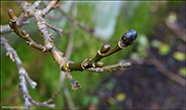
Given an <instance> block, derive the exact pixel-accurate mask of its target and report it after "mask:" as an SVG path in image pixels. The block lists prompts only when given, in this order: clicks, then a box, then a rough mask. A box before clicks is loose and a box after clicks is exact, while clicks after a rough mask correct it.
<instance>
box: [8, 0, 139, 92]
mask: <svg viewBox="0 0 186 110" xmlns="http://www.w3.org/2000/svg"><path fill="white" fill-rule="evenodd" d="M56 4H58V1H51V2H50V4H49V5H48V6H47V7H48V8H45V9H43V10H37V9H35V8H33V6H32V5H31V4H29V3H27V2H24V3H23V4H21V6H20V7H21V10H22V12H24V15H25V16H26V17H32V18H33V19H34V20H35V21H36V22H37V26H38V28H39V31H40V33H41V37H42V38H43V40H44V47H43V46H42V48H39V47H37V49H39V50H42V51H45V52H50V53H51V54H52V57H53V58H54V60H55V61H56V62H57V63H58V64H59V65H60V69H61V71H63V72H64V73H65V75H66V77H67V78H68V79H69V81H70V83H71V85H72V89H73V90H76V89H78V88H79V87H81V86H80V85H79V84H78V81H74V79H73V78H72V76H71V74H70V72H71V71H74V70H75V71H83V70H87V69H89V68H101V69H100V70H103V71H104V70H106V71H107V70H113V69H115V68H119V67H129V66H130V65H129V64H128V65H127V66H123V63H120V64H116V65H110V66H106V67H103V65H104V64H103V62H102V61H100V60H101V59H102V58H104V57H107V56H110V55H112V54H114V53H115V52H118V51H119V50H122V49H124V48H126V47H127V46H129V45H131V44H133V43H134V42H135V41H136V38H137V32H136V31H135V30H133V29H131V30H128V31H126V32H125V33H124V34H123V36H122V38H121V39H120V41H119V42H118V44H117V46H116V47H115V48H113V49H110V45H109V44H105V45H104V46H103V47H102V48H101V49H100V50H98V53H97V55H96V56H95V57H94V58H91V59H85V60H84V61H83V62H81V63H74V62H73V61H70V60H68V59H67V58H66V57H64V56H63V52H61V51H59V50H58V49H57V47H56V46H55V45H54V43H53V38H54V37H53V36H52V34H51V33H50V32H49V31H48V28H52V29H54V30H55V31H56V32H57V33H58V34H59V32H61V31H62V30H60V29H58V28H54V26H52V25H50V24H49V23H47V22H46V21H45V20H44V19H43V17H44V16H45V14H43V13H46V14H47V13H48V12H49V11H50V10H51V9H53V8H55V5H56ZM50 8H51V9H50ZM9 16H10V20H11V21H12V22H11V23H10V26H11V28H12V29H13V31H14V32H15V33H16V34H18V35H19V36H20V37H22V38H24V39H26V40H28V39H27V37H25V36H27V35H28V34H27V33H26V31H24V30H23V31H22V32H21V34H20V32H19V30H18V27H17V25H16V18H17V17H16V16H15V14H14V12H13V11H12V10H10V11H9ZM72 21H73V24H74V23H75V24H76V21H74V20H72ZM75 24H74V25H75ZM28 38H29V39H31V38H30V37H28ZM30 45H31V46H33V47H35V48H36V46H38V45H37V44H34V45H33V43H30ZM102 67H103V68H102ZM90 70H92V69H90ZM92 71H93V70H92Z"/></svg>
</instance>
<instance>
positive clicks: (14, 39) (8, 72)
mask: <svg viewBox="0 0 186 110" xmlns="http://www.w3.org/2000/svg"><path fill="white" fill-rule="evenodd" d="M28 2H30V3H33V2H31V1H28ZM48 3H49V1H46V2H45V3H42V4H41V6H40V7H39V9H42V8H43V7H44V6H45V5H46V4H48ZM60 5H61V7H62V8H63V9H64V10H65V11H68V10H70V11H69V13H68V14H69V15H70V16H72V17H73V18H74V19H76V20H77V21H78V22H81V23H83V24H84V25H85V26H86V27H88V28H90V29H94V35H96V36H99V38H101V39H104V40H108V41H109V44H110V45H111V47H114V46H116V45H117V42H115V41H118V40H119V39H120V38H121V36H122V34H123V33H124V32H125V31H126V30H128V29H135V30H136V31H137V32H138V38H137V41H136V43H134V44H133V45H132V46H130V47H128V48H126V49H124V50H122V51H119V52H117V53H116V54H114V55H111V56H109V57H107V58H104V59H103V60H102V61H103V62H104V64H105V65H111V64H115V63H118V62H119V61H123V60H126V61H130V62H132V64H133V66H132V67H130V68H128V69H120V70H117V71H116V72H104V73H101V74H100V73H95V72H88V71H83V72H77V71H73V72H71V74H72V76H73V78H74V80H77V81H78V82H79V84H80V85H81V88H79V89H78V90H76V91H73V90H72V89H71V85H70V83H69V81H68V79H66V78H65V83H66V86H67V89H68V90H69V93H70V95H71V97H72V100H73V102H71V103H73V104H72V105H70V106H69V102H68V101H67V98H66V97H65V93H64V91H63V89H61V92H60V94H59V95H58V96H57V97H56V98H55V101H54V104H55V105H56V108H57V109H62V108H80V109H88V108H89V109H95V108H107V109H123V108H133V109H134V108H151V109H157V108H184V104H185V103H184V102H185V99H184V96H185V95H184V94H185V91H184V88H183V87H182V86H180V85H179V84H178V83H176V82H175V81H173V80H171V79H169V78H168V77H165V76H164V75H162V74H161V72H159V71H158V70H157V69H156V68H155V67H154V66H153V64H148V62H149V58H150V57H151V56H150V55H149V54H148V52H147V51H148V50H149V49H150V50H151V51H152V53H153V54H154V55H155V56H156V58H157V59H159V61H161V62H162V63H163V64H164V66H165V68H167V69H169V70H171V71H173V72H174V74H176V75H178V76H179V77H182V78H183V79H185V68H186V67H185V41H183V40H182V39H180V37H179V36H178V35H177V34H175V32H174V31H172V30H171V29H170V28H169V27H168V26H167V25H166V24H165V22H166V21H167V20H168V19H171V20H173V21H176V23H177V24H178V27H179V30H176V31H181V32H183V33H184V34H185V2H183V1H180V2H179V1H178V2H168V1H162V2H160V1H157V2H155V1H154V2H148V1H144V2H136V1H133V2H129V1H120V2H114V1H102V2H93V1H91V2H83V1H79V2H72V1H71V2H70V1H63V2H60ZM19 6H20V3H19V2H14V1H1V25H5V24H8V22H9V21H10V20H9V17H8V14H7V11H8V9H10V8H11V9H13V10H14V12H15V14H16V15H17V16H19V15H20V14H21V11H20V8H19ZM70 7H72V8H70ZM45 20H46V21H48V22H49V23H50V24H52V25H54V26H55V27H58V28H61V29H63V32H64V33H63V32H62V34H63V35H62V36H58V35H57V34H56V33H55V32H54V31H53V30H51V29H49V31H50V32H51V33H52V34H53V36H54V37H55V40H54V42H55V45H56V46H57V48H58V49H59V50H61V51H62V52H64V53H65V52H66V49H67V45H68V41H69V37H70V33H68V32H67V31H68V30H70V29H71V28H72V27H73V25H72V24H71V23H69V22H68V20H67V19H66V18H65V17H64V16H63V14H62V13H61V11H59V9H54V10H52V11H51V12H50V13H49V14H48V15H47V16H46V17H45ZM29 21H30V24H28V25H25V26H23V27H21V28H20V30H22V29H24V30H26V31H27V32H28V33H29V35H30V36H31V37H32V38H33V39H34V40H35V41H36V42H37V43H41V44H43V40H42V39H41V37H40V34H39V30H38V28H37V25H36V23H35V21H34V20H33V19H32V18H30V19H29ZM3 37H5V38H6V39H8V40H9V43H10V45H11V46H12V47H13V48H14V49H15V50H16V51H17V53H18V55H19V57H20V59H21V60H22V62H23V67H24V68H25V69H26V70H27V72H28V74H29V76H30V77H31V79H33V80H34V81H36V82H37V84H38V86H37V87H36V88H35V89H32V88H31V87H30V85H29V84H28V89H29V92H30V95H31V96H32V98H33V99H35V100H36V101H38V102H43V101H46V100H47V99H48V98H50V97H52V95H53V94H54V93H55V92H56V91H57V90H59V89H60V88H61V83H60V70H59V65H58V64H57V63H56V62H55V61H54V60H53V58H52V56H51V55H50V53H43V52H41V51H39V50H36V49H34V48H32V47H29V46H28V45H27V44H26V43H25V41H24V40H23V39H21V38H20V37H19V36H17V35H16V34H15V33H13V32H12V33H9V34H5V35H3ZM183 39H185V36H184V38H183ZM103 44H105V42H103V41H100V40H99V39H96V38H94V36H93V35H92V34H89V33H87V32H86V31H85V30H83V29H82V28H80V27H78V26H76V27H75V31H74V38H73V49H72V53H71V56H70V58H69V59H70V60H72V61H74V62H81V61H83V60H84V59H85V58H92V57H94V56H95V55H96V53H97V50H99V49H100V47H101V46H102V45H103ZM146 62H147V63H146ZM148 65H150V67H149V66H148ZM129 73H130V74H129ZM123 77H124V78H123ZM125 77H126V78H128V79H126V78H125ZM153 78H156V79H158V81H157V80H156V79H153ZM139 79H141V80H139ZM118 81H119V82H118ZM143 81H145V82H143ZM152 81H154V82H152ZM18 83H19V78H18V69H17V67H16V64H15V63H14V62H12V61H11V60H10V59H9V57H7V56H6V50H5V49H4V47H2V46H1V106H24V100H23V98H22V94H21V91H20V89H19V88H18ZM128 88H130V89H129V90H128ZM170 88H174V89H173V90H172V92H170V91H171V90H170ZM145 90H148V91H145ZM151 93H152V94H151ZM157 93H158V94H157ZM162 94H163V95H162ZM148 96H149V97H150V98H149V97H148ZM158 97H159V98H158ZM163 100H165V101H163ZM143 101H144V103H143ZM161 101H163V103H162V102H161ZM31 108H32V109H44V108H45V107H37V106H35V105H32V106H31ZM47 109H48V108H47Z"/></svg>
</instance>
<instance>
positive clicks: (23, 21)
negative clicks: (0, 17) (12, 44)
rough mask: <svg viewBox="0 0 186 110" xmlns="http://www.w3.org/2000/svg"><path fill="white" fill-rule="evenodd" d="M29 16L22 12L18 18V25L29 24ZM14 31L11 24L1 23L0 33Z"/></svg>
mask: <svg viewBox="0 0 186 110" xmlns="http://www.w3.org/2000/svg"><path fill="white" fill-rule="evenodd" d="M27 19H28V18H27V17H25V16H24V14H23V13H21V15H20V16H19V18H18V19H17V26H18V27H19V28H20V27H22V26H23V25H26V24H29V21H27ZM10 32H12V29H11V28H10V26H9V25H1V31H0V34H1V35H3V34H7V33H10Z"/></svg>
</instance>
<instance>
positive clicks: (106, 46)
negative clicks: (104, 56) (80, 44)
mask: <svg viewBox="0 0 186 110" xmlns="http://www.w3.org/2000/svg"><path fill="white" fill-rule="evenodd" d="M110 48H111V47H110V45H109V44H105V45H103V46H102V47H101V49H100V52H101V53H107V52H108V51H109V50H110Z"/></svg>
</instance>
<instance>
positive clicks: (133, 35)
mask: <svg viewBox="0 0 186 110" xmlns="http://www.w3.org/2000/svg"><path fill="white" fill-rule="evenodd" d="M136 39H137V31H136V30H134V29H130V30H128V31H126V32H125V33H124V34H123V36H122V38H121V40H120V46H121V47H122V48H124V47H127V46H129V45H131V44H133V43H134V42H135V41H136Z"/></svg>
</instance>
